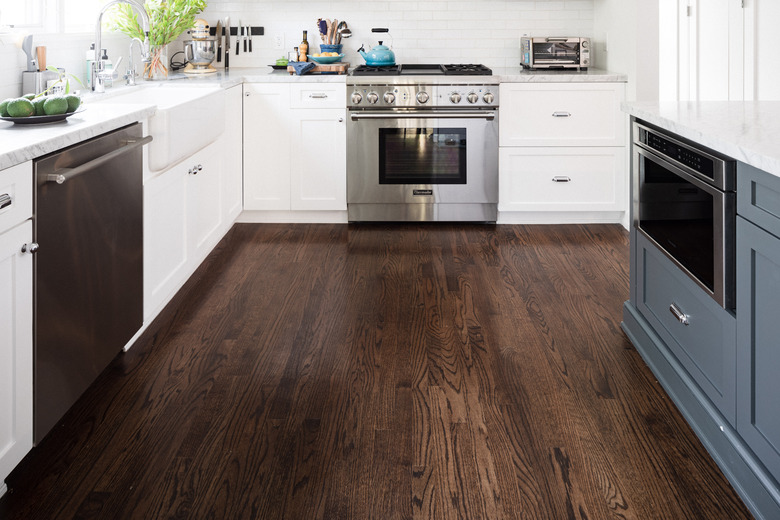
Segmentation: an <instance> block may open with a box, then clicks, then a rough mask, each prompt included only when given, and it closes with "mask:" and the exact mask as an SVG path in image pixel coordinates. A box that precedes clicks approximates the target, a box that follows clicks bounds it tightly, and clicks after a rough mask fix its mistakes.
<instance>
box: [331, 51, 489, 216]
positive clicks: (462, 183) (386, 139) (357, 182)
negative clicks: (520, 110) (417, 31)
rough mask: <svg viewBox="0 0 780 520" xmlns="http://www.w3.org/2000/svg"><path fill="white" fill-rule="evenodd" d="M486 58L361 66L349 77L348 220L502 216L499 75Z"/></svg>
mask: <svg viewBox="0 0 780 520" xmlns="http://www.w3.org/2000/svg"><path fill="white" fill-rule="evenodd" d="M487 76H492V71H491V70H490V69H488V68H487V67H484V66H482V65H424V64H420V65H393V66H391V67H366V66H362V67H358V68H356V69H355V70H354V71H353V72H352V73H351V75H350V76H349V77H348V79H347V107H348V111H349V120H348V122H347V212H348V218H349V220H350V221H478V222H495V220H496V216H497V204H498V117H497V115H498V114H497V111H498V106H499V103H498V82H497V81H496V80H494V79H493V78H491V77H487Z"/></svg>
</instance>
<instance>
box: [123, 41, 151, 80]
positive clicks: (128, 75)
mask: <svg viewBox="0 0 780 520" xmlns="http://www.w3.org/2000/svg"><path fill="white" fill-rule="evenodd" d="M135 42H138V45H140V46H141V56H148V54H146V55H145V54H144V42H142V41H141V39H140V38H133V39H132V40H130V58H129V60H128V64H127V71H126V72H125V75H124V78H125V80H127V85H135V78H137V77H138V73H137V72H136V71H135V59H134V58H133V44H134V43H135ZM144 61H149V59H148V58H146V59H145V60H144Z"/></svg>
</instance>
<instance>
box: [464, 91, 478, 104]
mask: <svg viewBox="0 0 780 520" xmlns="http://www.w3.org/2000/svg"><path fill="white" fill-rule="evenodd" d="M466 99H467V100H468V102H469V103H472V104H473V103H476V102H477V101H479V95H477V93H476V92H469V94H468V96H466Z"/></svg>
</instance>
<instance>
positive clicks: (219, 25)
mask: <svg viewBox="0 0 780 520" xmlns="http://www.w3.org/2000/svg"><path fill="white" fill-rule="evenodd" d="M220 61H222V20H219V21H218V22H217V63H219V62H220Z"/></svg>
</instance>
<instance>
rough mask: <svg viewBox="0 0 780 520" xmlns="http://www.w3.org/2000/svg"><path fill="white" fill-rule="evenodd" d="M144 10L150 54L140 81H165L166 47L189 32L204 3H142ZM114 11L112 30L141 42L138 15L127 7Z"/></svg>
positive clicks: (157, 0) (160, 0) (193, 0)
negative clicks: (146, 14)
mask: <svg viewBox="0 0 780 520" xmlns="http://www.w3.org/2000/svg"><path fill="white" fill-rule="evenodd" d="M144 8H146V12H147V13H148V14H149V51H150V61H149V62H148V63H146V64H145V65H144V78H145V79H165V78H167V77H168V51H167V46H168V44H169V43H171V42H172V41H174V40H175V39H176V38H178V37H179V35H180V34H182V33H183V32H184V31H186V30H188V29H191V28H192V26H193V25H194V23H195V19H196V17H197V15H198V14H199V13H200V12H202V11H203V10H204V9H205V8H206V0H167V1H166V0H146V1H145V3H144ZM115 9H116V11H115V13H116V14H115V15H114V18H113V29H115V30H118V31H120V32H122V33H124V34H126V35H127V36H129V37H130V38H138V39H139V40H141V41H143V40H144V32H143V29H142V28H141V24H140V22H139V21H138V13H136V12H135V11H134V10H133V8H132V7H131V6H130V5H128V4H117V5H116V7H115Z"/></svg>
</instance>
